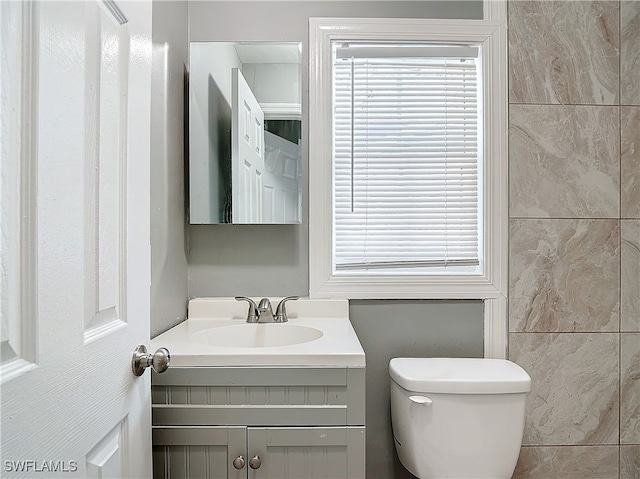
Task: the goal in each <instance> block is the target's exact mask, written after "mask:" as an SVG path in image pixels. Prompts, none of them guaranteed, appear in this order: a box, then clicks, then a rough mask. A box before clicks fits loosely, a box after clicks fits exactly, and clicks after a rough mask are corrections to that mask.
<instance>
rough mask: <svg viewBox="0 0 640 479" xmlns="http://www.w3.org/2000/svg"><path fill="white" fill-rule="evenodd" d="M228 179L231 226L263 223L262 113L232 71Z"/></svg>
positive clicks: (238, 76)
mask: <svg viewBox="0 0 640 479" xmlns="http://www.w3.org/2000/svg"><path fill="white" fill-rule="evenodd" d="M231 81H232V83H231V85H232V86H231V88H232V100H231V102H232V105H231V110H232V112H231V176H232V180H231V181H232V189H233V191H232V197H231V201H232V203H231V204H232V209H233V214H232V217H233V222H234V223H261V222H262V199H263V198H262V189H263V181H264V177H263V175H264V113H263V112H262V108H260V104H259V103H258V100H256V97H255V96H254V95H253V92H252V91H251V88H249V85H247V82H246V80H245V79H244V77H243V76H242V73H241V72H240V70H238V69H237V68H233V69H232V71H231Z"/></svg>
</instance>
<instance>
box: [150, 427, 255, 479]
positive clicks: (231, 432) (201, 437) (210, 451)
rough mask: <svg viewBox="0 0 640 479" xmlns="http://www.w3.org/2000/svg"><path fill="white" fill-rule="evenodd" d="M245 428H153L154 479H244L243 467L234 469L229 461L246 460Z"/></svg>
mask: <svg viewBox="0 0 640 479" xmlns="http://www.w3.org/2000/svg"><path fill="white" fill-rule="evenodd" d="M246 432H247V431H246V428H245V427H242V426H237V427H236V426H233V427H225V426H221V427H218V426H194V427H177V426H167V427H154V428H153V477H154V478H155V479H195V478H198V479H246V477H247V465H246V464H245V465H244V467H242V468H241V469H236V468H235V467H234V465H233V461H234V460H235V459H236V458H238V457H239V456H242V457H243V458H244V459H245V462H247V461H246V453H245V451H246V445H247V444H246Z"/></svg>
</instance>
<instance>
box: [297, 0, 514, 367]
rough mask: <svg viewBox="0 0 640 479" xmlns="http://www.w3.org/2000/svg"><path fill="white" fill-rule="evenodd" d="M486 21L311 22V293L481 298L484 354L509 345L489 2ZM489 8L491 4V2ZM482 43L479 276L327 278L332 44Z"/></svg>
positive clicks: (496, 52) (499, 99)
mask: <svg viewBox="0 0 640 479" xmlns="http://www.w3.org/2000/svg"><path fill="white" fill-rule="evenodd" d="M487 3H489V4H490V7H491V8H486V9H485V20H447V19H373V18H310V19H309V60H310V61H309V295H310V297H312V298H347V299H371V298H376V299H481V300H484V302H485V308H484V309H485V313H484V319H485V321H484V324H485V327H484V329H485V334H484V345H485V348H484V349H485V357H496V358H503V357H505V356H506V347H507V291H508V290H507V288H508V284H507V282H508V280H507V264H508V180H507V178H508V163H507V53H506V51H507V50H506V49H507V45H506V42H507V41H506V31H507V30H506V15H505V10H504V8H502V6H503V3H504V2H501V1H492V2H487ZM491 4H494V5H491ZM376 40H377V41H390V42H393V41H411V42H420V41H422V42H433V43H458V44H476V45H477V44H480V45H481V46H482V71H483V79H482V88H483V92H482V95H483V98H484V110H483V115H484V117H483V122H484V126H483V129H484V139H483V141H484V152H483V165H482V169H483V171H484V175H483V178H482V179H481V181H482V189H483V198H484V209H483V211H482V217H483V221H484V227H483V231H484V235H483V238H482V240H481V243H482V244H483V252H482V258H483V261H484V271H483V273H482V274H475V275H463V274H455V275H454V274H449V275H447V274H444V275H443V274H437V275H411V274H407V275H382V274H370V275H366V276H363V275H362V274H359V275H349V274H344V272H341V273H340V274H334V273H333V256H332V254H333V252H332V238H333V211H332V210H333V178H332V175H333V173H332V170H333V165H332V143H333V142H332V118H333V111H332V107H333V105H332V102H331V101H330V99H331V98H332V90H331V88H332V56H331V43H332V42H333V41H341V42H349V41H376Z"/></svg>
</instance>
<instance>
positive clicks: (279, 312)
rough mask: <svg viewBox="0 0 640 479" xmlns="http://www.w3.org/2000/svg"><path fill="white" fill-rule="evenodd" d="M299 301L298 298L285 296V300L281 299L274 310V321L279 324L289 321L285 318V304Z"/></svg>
mask: <svg viewBox="0 0 640 479" xmlns="http://www.w3.org/2000/svg"><path fill="white" fill-rule="evenodd" d="M296 299H300V296H287V297H286V298H282V299H281V300H280V302H279V303H278V307H277V308H276V321H278V322H280V323H285V322H287V321H289V318H287V307H286V305H285V303H286V302H287V301H289V300H296Z"/></svg>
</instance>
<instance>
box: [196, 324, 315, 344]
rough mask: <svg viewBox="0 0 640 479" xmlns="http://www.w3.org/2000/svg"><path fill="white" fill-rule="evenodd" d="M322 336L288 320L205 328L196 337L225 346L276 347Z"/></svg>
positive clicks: (205, 341)
mask: <svg viewBox="0 0 640 479" xmlns="http://www.w3.org/2000/svg"><path fill="white" fill-rule="evenodd" d="M321 337H322V331H320V330H319V329H316V328H311V327H309V326H296V325H294V324H288V323H263V324H260V323H255V324H251V323H244V324H237V325H233V326H222V327H219V328H211V329H206V330H204V331H199V332H197V333H195V334H194V335H193V339H195V340H196V341H198V342H200V343H205V344H208V345H210V346H220V347H225V348H273V347H278V346H291V345H294V344H302V343H308V342H310V341H315V340H316V339H319V338H321Z"/></svg>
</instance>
